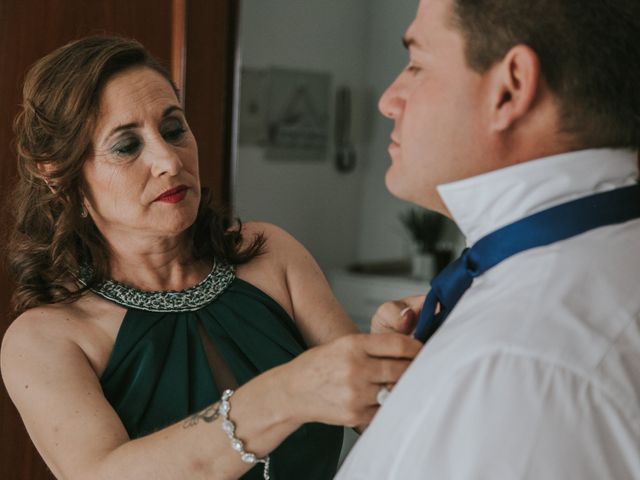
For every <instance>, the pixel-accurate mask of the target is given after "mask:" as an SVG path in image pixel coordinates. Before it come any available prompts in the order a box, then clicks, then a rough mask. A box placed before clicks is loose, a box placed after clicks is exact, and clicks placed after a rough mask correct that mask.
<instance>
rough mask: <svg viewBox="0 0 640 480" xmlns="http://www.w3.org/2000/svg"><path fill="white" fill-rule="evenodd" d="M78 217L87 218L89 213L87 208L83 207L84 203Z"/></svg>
mask: <svg viewBox="0 0 640 480" xmlns="http://www.w3.org/2000/svg"><path fill="white" fill-rule="evenodd" d="M80 216H81V217H82V218H87V217H88V216H89V212H88V211H87V207H85V206H84V203H83V204H82V210H80Z"/></svg>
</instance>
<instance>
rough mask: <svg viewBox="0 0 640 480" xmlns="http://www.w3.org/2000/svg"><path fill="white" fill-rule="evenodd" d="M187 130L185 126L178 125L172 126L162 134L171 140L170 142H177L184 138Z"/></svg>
mask: <svg viewBox="0 0 640 480" xmlns="http://www.w3.org/2000/svg"><path fill="white" fill-rule="evenodd" d="M186 132H187V129H186V128H184V127H176V128H172V129H169V130H167V131H166V132H164V133H163V134H162V136H163V137H164V139H165V140H167V141H169V142H176V141H178V140H180V139H182V137H183V136H184V134H185V133H186Z"/></svg>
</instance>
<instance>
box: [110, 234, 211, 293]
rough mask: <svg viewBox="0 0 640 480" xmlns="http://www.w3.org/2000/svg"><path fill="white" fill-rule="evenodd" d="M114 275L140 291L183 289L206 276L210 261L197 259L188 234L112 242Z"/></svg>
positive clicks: (118, 279)
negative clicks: (124, 242)
mask: <svg viewBox="0 0 640 480" xmlns="http://www.w3.org/2000/svg"><path fill="white" fill-rule="evenodd" d="M110 256H111V261H110V267H111V278H112V279H113V280H115V281H117V282H120V283H124V284H125V285H128V286H131V287H134V288H136V289H139V290H148V291H158V290H164V291H166V290H177V291H179V290H184V289H185V288H189V287H191V286H193V285H195V284H197V283H198V282H200V281H201V280H202V279H203V278H205V277H206V276H207V274H208V273H209V271H210V270H211V263H210V262H208V261H195V260H194V259H193V256H192V252H191V247H190V242H189V237H188V236H187V235H186V234H185V235H182V236H181V237H180V238H171V239H167V238H162V239H146V240H145V241H138V242H136V241H129V242H127V243H126V244H120V245H110Z"/></svg>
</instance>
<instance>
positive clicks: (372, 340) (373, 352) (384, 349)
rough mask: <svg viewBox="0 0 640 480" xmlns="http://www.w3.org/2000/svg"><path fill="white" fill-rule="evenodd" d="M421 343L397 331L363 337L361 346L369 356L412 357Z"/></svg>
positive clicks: (420, 346)
mask: <svg viewBox="0 0 640 480" xmlns="http://www.w3.org/2000/svg"><path fill="white" fill-rule="evenodd" d="M422 346H423V344H422V343H421V342H419V341H418V340H416V339H414V338H412V337H408V336H406V335H402V334H399V333H378V334H376V335H367V336H366V337H364V338H363V348H364V351H365V353H366V354H367V355H369V356H371V357H389V358H406V359H413V358H414V357H415V356H416V355H417V354H418V352H419V351H420V349H421V348H422Z"/></svg>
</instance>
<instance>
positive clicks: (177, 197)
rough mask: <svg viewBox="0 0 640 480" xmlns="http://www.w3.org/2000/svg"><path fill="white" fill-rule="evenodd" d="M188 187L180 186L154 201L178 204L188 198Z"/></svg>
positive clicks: (162, 194)
mask: <svg viewBox="0 0 640 480" xmlns="http://www.w3.org/2000/svg"><path fill="white" fill-rule="evenodd" d="M187 190H188V187H187V186H186V185H179V186H177V187H175V188H170V189H169V190H167V191H165V192H163V193H161V194H160V195H158V197H157V198H156V199H155V200H154V202H165V203H178V202H181V201H182V200H184V197H186V196H187Z"/></svg>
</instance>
